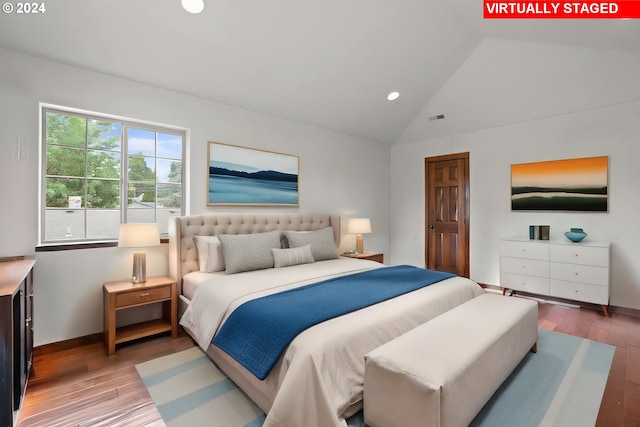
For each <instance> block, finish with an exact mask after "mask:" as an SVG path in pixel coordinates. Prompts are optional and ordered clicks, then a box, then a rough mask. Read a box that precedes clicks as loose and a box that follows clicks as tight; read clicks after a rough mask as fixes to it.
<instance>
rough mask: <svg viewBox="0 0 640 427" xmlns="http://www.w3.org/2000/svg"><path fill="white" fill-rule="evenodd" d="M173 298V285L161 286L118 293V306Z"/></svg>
mask: <svg viewBox="0 0 640 427" xmlns="http://www.w3.org/2000/svg"><path fill="white" fill-rule="evenodd" d="M170 298H171V286H163V287H161V288H153V289H140V290H136V291H133V292H123V293H119V294H117V295H116V308H121V307H129V306H132V305H138V304H146V303H149V302H152V301H162V300H167V299H170Z"/></svg>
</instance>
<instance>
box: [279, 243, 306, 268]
mask: <svg viewBox="0 0 640 427" xmlns="http://www.w3.org/2000/svg"><path fill="white" fill-rule="evenodd" d="M271 253H272V254H273V266H274V267H275V268H279V267H288V266H290V265H298V264H309V263H311V262H315V261H314V259H313V254H312V253H311V245H305V246H300V247H299V248H289V249H276V248H271Z"/></svg>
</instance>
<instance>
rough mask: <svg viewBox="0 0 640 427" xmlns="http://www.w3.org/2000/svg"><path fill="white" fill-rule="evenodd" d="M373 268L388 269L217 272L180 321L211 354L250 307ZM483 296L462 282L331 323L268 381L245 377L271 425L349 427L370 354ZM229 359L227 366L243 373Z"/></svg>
mask: <svg viewBox="0 0 640 427" xmlns="http://www.w3.org/2000/svg"><path fill="white" fill-rule="evenodd" d="M373 268H385V266H383V265H382V264H379V263H376V262H372V261H363V260H357V259H351V258H340V259H337V260H330V261H321V262H316V263H313V264H304V265H297V266H293V267H286V268H273V269H266V270H259V271H252V272H246V273H240V274H235V275H224V274H214V275H212V277H211V278H210V279H208V280H206V281H204V282H202V283H201V284H200V285H199V286H198V287H197V290H196V291H195V293H194V295H193V299H192V301H191V304H190V305H189V307H188V308H187V310H186V312H185V314H184V316H183V317H182V319H181V322H180V323H181V325H183V326H184V327H185V328H186V329H187V331H188V332H189V333H190V334H191V335H192V336H193V337H194V338H195V339H196V341H197V342H198V344H199V345H200V346H201V347H202V348H203V349H205V350H207V349H208V348H209V346H210V343H211V340H212V338H213V336H214V334H215V332H216V331H217V330H218V328H219V327H220V326H221V325H222V323H223V322H224V320H225V319H226V317H227V316H228V315H229V314H230V313H231V311H233V309H234V308H235V307H237V306H238V305H240V304H242V303H243V302H245V301H248V300H250V299H253V298H257V297H260V296H264V295H268V294H271V293H275V292H279V291H282V290H285V289H290V288H293V287H297V286H301V285H304V284H308V283H312V282H315V281H318V280H323V279H326V278H330V277H335V276H339V275H344V274H349V273H354V272H357V271H363V270H368V269H373ZM390 285H392V284H390ZM483 292H484V291H483V290H482V288H481V287H480V286H479V285H478V284H476V283H475V282H472V281H471V280H468V279H465V278H460V277H455V278H451V279H448V280H445V281H442V282H439V283H436V284H433V285H430V286H427V287H426V288H423V289H420V290H418V291H414V292H411V293H409V294H406V295H403V296H400V297H397V298H393V299H391V300H388V301H385V302H382V303H380V304H377V305H375V306H372V307H368V308H366V309H363V310H358V311H356V312H353V313H349V314H346V315H344V316H340V317H338V318H335V319H332V320H329V321H326V322H323V323H321V324H319V325H316V326H314V327H312V328H309V329H308V330H306V331H305V332H303V333H301V334H300V335H298V336H297V337H296V339H295V340H294V341H293V342H292V343H291V344H290V345H289V347H288V348H287V350H286V352H285V354H284V355H283V356H282V357H281V358H280V360H279V362H278V364H277V365H276V366H275V368H274V369H273V370H272V371H271V373H270V374H269V376H268V377H267V378H266V379H265V380H264V381H259V380H258V379H257V378H255V377H253V376H252V375H251V374H250V373H248V372H246V371H245V373H246V375H244V374H243V375H242V383H244V384H247V385H249V386H250V387H251V388H252V389H253V390H257V391H258V393H259V394H260V396H261V397H264V398H263V399H255V397H254V400H258V401H257V402H256V403H258V405H259V406H260V407H261V408H262V409H263V410H265V412H268V413H267V418H266V420H265V423H264V426H265V427H270V426H281V427H292V426H305V427H314V426H317V427H330V426H345V425H346V422H345V421H344V418H345V417H346V416H349V415H351V414H353V413H354V412H355V410H357V409H359V407H360V406H361V400H362V391H363V388H362V384H363V374H364V355H365V354H367V353H368V352H369V351H371V350H373V349H374V348H377V347H379V346H380V345H382V344H384V343H385V342H387V341H389V340H391V339H393V338H395V337H397V336H399V335H401V334H403V333H404V332H406V331H408V330H410V329H413V328H414V327H416V326H418V325H420V324H422V323H424V322H426V321H427V320H429V319H431V318H433V317H435V316H437V315H439V314H441V313H443V312H445V311H448V310H450V309H451V308H453V307H456V306H458V305H460V304H462V303H463V302H465V301H467V300H469V299H471V298H474V297H476V296H478V295H480V294H482V293H483ZM283 309H286V308H283ZM209 350H210V354H211V351H213V352H216V351H217V352H219V353H223V352H222V351H220V350H216V347H214V346H211V348H210V349H209ZM222 357H224V355H223V356H222ZM226 359H227V360H225V364H226V365H227V366H231V367H233V369H235V370H239V371H240V372H241V371H242V370H243V368H241V367H240V366H239V365H237V364H235V365H237V366H234V361H233V360H232V359H230V358H228V357H227V358H226ZM223 369H224V368H223ZM239 385H240V386H241V387H242V384H239ZM250 395H251V393H250Z"/></svg>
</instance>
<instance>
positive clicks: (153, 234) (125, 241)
mask: <svg viewBox="0 0 640 427" xmlns="http://www.w3.org/2000/svg"><path fill="white" fill-rule="evenodd" d="M158 245H160V233H159V232H158V225H157V224H120V237H118V246H119V247H121V248H142V247H146V246H158Z"/></svg>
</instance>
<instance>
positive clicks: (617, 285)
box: [391, 42, 640, 309]
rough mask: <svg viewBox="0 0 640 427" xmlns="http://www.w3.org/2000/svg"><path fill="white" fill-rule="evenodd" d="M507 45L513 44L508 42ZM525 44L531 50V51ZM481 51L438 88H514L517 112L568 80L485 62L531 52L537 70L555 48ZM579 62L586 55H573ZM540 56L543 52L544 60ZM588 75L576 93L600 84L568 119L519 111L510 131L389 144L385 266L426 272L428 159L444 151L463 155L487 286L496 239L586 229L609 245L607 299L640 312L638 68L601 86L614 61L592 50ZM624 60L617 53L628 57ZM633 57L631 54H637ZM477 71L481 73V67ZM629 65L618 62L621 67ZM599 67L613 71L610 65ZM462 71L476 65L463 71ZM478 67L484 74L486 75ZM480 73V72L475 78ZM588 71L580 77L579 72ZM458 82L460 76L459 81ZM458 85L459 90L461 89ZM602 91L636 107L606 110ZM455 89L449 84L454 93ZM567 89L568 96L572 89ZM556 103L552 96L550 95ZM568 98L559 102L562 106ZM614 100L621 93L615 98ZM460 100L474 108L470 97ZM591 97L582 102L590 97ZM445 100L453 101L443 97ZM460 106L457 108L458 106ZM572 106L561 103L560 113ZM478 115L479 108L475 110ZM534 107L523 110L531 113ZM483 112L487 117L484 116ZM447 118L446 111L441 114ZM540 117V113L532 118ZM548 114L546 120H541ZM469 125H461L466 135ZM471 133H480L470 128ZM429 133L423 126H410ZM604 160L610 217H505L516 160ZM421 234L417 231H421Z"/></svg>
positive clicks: (522, 57)
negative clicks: (541, 229)
mask: <svg viewBox="0 0 640 427" xmlns="http://www.w3.org/2000/svg"><path fill="white" fill-rule="evenodd" d="M509 45H510V44H509ZM529 47H530V48H531V49H529ZM479 49H481V50H484V51H486V52H491V54H487V55H484V56H482V55H480V56H478V55H476V56H475V57H472V58H471V59H470V62H469V63H468V64H465V66H463V69H461V70H460V72H459V74H458V75H455V76H453V77H452V79H451V81H450V82H449V86H445V87H443V89H442V91H443V92H447V93H449V94H451V96H453V94H455V96H461V93H460V92H459V89H460V87H469V85H468V83H469V82H468V79H473V80H474V81H475V82H483V83H482V84H484V85H487V86H489V87H491V86H492V85H495V86H496V87H497V86H499V85H500V84H504V85H506V86H509V87H516V86H517V85H516V82H519V84H520V85H523V86H525V87H529V90H528V91H527V93H526V96H524V97H519V98H511V104H510V106H509V108H511V109H513V110H518V109H519V108H520V107H519V105H520V104H521V103H524V104H528V103H530V104H535V105H537V106H539V105H543V104H544V103H546V102H548V99H547V98H548V97H549V96H550V95H549V93H548V92H547V90H546V87H547V86H548V85H549V86H558V82H557V81H556V79H558V78H561V79H564V78H566V77H567V76H565V75H564V74H563V75H560V76H558V74H540V73H539V70H538V69H536V68H535V67H534V66H532V69H531V70H529V72H525V71H523V70H521V69H519V68H518V71H519V72H518V73H512V69H510V68H508V67H506V68H505V67H497V68H493V69H492V68H491V67H488V66H487V64H486V63H485V62H491V61H494V60H495V58H503V57H504V56H503V55H506V54H509V55H511V56H510V57H509V61H511V62H513V63H520V62H521V61H528V62H529V63H530V64H531V61H530V59H528V58H530V55H532V54H533V53H534V52H535V54H536V55H537V56H536V60H537V61H539V62H540V63H542V64H547V61H550V60H553V59H555V58H557V50H558V47H557V46H547V49H546V50H545V49H544V46H533V45H532V44H528V43H522V44H521V46H520V50H519V51H517V50H514V49H511V46H509V48H508V49H506V50H505V49H504V44H503V43H501V42H495V43H494V42H491V43H489V44H488V45H487V44H484V45H483V46H482V47H480V48H479ZM565 50H567V52H568V54H569V55H570V54H571V52H572V50H571V48H565ZM578 50H579V53H580V54H581V55H583V54H584V51H583V49H578ZM545 52H546V54H545ZM591 55H592V58H591V63H592V68H593V72H592V71H591V70H590V69H588V68H587V69H583V70H582V71H581V73H582V74H583V75H581V76H580V80H582V81H584V82H589V83H585V84H584V85H583V86H582V90H584V91H589V90H590V88H591V85H595V86H598V87H597V88H596V89H594V90H593V91H591V92H590V96H588V97H587V96H584V97H583V100H582V101H581V102H580V103H578V104H579V106H580V108H577V107H575V108H576V111H573V112H566V111H563V112H558V111H555V110H553V111H550V112H549V114H548V115H547V116H546V117H535V118H533V119H530V120H522V116H519V115H518V113H517V112H513V113H510V114H512V116H513V117H518V120H517V121H516V122H514V123H511V124H501V125H495V126H492V127H489V126H487V128H485V129H483V130H474V131H470V132H466V133H458V134H457V135H454V136H447V137H434V138H424V139H423V140H418V141H415V142H411V143H407V144H400V145H395V146H393V147H392V150H391V177H392V180H391V181H392V183H391V206H392V207H393V208H392V213H391V220H392V221H391V223H392V228H391V262H392V263H394V264H397V263H411V264H415V265H424V158H425V157H429V156H436V155H442V154H449V153H456V152H469V153H470V177H471V178H470V179H471V192H470V197H471V201H470V203H471V209H470V210H471V212H470V214H471V223H470V233H471V235H470V263H471V278H472V279H474V280H476V281H479V282H482V283H487V284H493V285H499V259H498V256H499V251H498V240H499V239H500V238H502V237H510V236H521V237H523V238H527V237H528V226H529V225H530V224H549V225H551V238H552V239H564V236H563V232H564V231H567V230H568V229H569V228H570V227H582V228H584V229H585V231H586V232H587V233H588V234H589V237H588V239H591V240H594V241H605V242H611V244H612V246H611V300H610V303H611V304H612V305H615V306H620V307H629V308H635V309H640V263H638V262H637V259H638V258H639V257H640V248H638V244H637V240H638V236H639V235H640V234H639V233H638V231H637V230H635V228H636V227H635V218H636V217H637V215H638V213H637V212H638V209H640V191H638V184H639V183H640V168H639V167H638V164H637V162H638V160H637V159H638V158H640V144H638V137H639V136H640V120H639V118H640V90H639V89H638V88H639V85H640V82H638V81H637V77H635V76H637V75H638V72H640V68H635V69H631V70H628V69H626V68H625V69H621V70H619V72H617V73H616V74H615V77H616V78H615V79H613V80H612V79H609V80H607V81H602V80H599V79H595V78H594V79H591V78H590V77H593V76H594V75H595V76H599V75H601V72H602V70H601V69H600V68H599V67H598V63H599V62H600V61H603V60H605V59H607V60H611V57H612V56H611V54H610V53H609V52H600V51H592V52H591ZM627 57H628V55H622V58H627ZM634 58H635V59H638V58H637V57H634ZM478 64H481V65H482V67H478V66H477V65H478ZM628 64H629V61H627V60H624V61H620V62H619V63H617V66H618V67H620V68H621V67H623V66H626V65H628ZM638 64H640V62H638ZM603 66H604V67H605V68H615V67H616V64H613V65H612V64H610V63H607V64H605V65H603ZM466 67H472V68H471V69H468V68H466ZM483 68H484V70H485V71H482V69H483ZM474 69H475V70H477V71H478V73H475V74H474V73H473V71H474ZM584 74H586V76H585V75H584ZM461 75H464V76H466V78H464V79H460V80H458V78H460V76H461ZM462 83H464V84H462ZM599 85H609V86H611V87H612V91H613V92H615V93H617V94H619V93H621V92H622V91H621V90H619V89H620V87H622V88H624V87H626V88H627V90H628V92H627V96H629V95H632V96H635V97H636V100H635V101H633V100H630V101H624V100H623V101H620V102H618V103H613V104H612V103H611V94H610V93H608V92H607V91H605V90H603V89H602V88H601V87H600V86H599ZM452 86H453V87H452ZM576 90H577V88H575V87H572V88H571V90H570V92H572V91H576ZM553 96H556V95H553ZM567 96H570V94H568V93H563V94H561V95H560V100H559V101H558V102H559V103H560V104H563V101H562V99H564V97H567ZM616 96H617V95H616ZM468 98H469V99H468V100H467V99H465V100H464V102H465V103H468V104H470V105H473V104H477V105H480V103H479V101H478V100H477V99H475V98H474V95H473V93H469V94H468ZM587 98H588V99H587ZM507 99H509V96H508V95H496V97H495V98H492V97H490V96H484V97H483V101H484V107H483V108H484V109H483V110H482V112H481V114H483V115H487V116H490V115H491V112H492V111H496V112H498V113H499V112H500V111H502V109H503V108H506V107H505V106H504V105H503V104H504V103H505V102H506V100H507ZM446 101H447V102H452V100H451V99H447V100H446ZM461 102H462V101H461ZM566 104H569V102H565V103H564V104H563V105H565V106H566ZM478 108H479V107H478ZM531 108H532V107H531V106H530V105H526V106H525V110H530V109H531ZM487 111H489V113H487ZM444 112H445V114H446V111H444ZM537 115H538V114H537V113H536V116H537ZM543 116H544V115H543ZM465 126H467V123H466V122H465V123H462V124H461V125H460V127H461V128H465ZM472 126H473V127H477V126H479V124H478V123H474V124H473V125H472ZM421 127H425V128H426V127H427V125H426V124H423V123H420V124H416V125H415V126H414V129H418V128H421ZM590 156H609V212H608V213H568V212H566V213H543V212H532V213H526V212H511V210H510V173H511V171H510V166H511V164H514V163H526V162H534V161H544V160H555V159H567V158H574V157H590ZM418 230H419V231H418Z"/></svg>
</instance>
